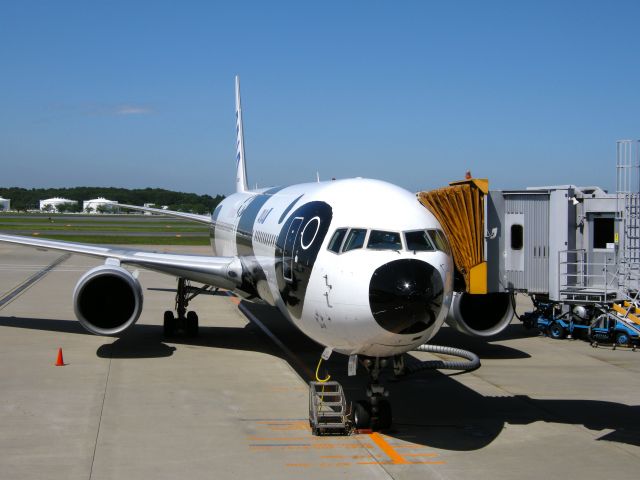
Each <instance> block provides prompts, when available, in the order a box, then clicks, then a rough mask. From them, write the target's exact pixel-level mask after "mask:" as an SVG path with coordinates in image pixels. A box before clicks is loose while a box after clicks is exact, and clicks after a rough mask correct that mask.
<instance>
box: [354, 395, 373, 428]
mask: <svg viewBox="0 0 640 480" xmlns="http://www.w3.org/2000/svg"><path fill="white" fill-rule="evenodd" d="M353 424H354V425H355V427H356V428H357V429H362V428H371V404H370V403H369V402H366V401H364V400H358V401H357V402H356V404H355V405H354V406H353Z"/></svg>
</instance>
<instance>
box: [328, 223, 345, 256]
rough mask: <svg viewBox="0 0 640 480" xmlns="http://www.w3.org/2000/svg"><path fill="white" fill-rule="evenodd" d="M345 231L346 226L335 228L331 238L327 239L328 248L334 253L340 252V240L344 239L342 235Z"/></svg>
mask: <svg viewBox="0 0 640 480" xmlns="http://www.w3.org/2000/svg"><path fill="white" fill-rule="evenodd" d="M346 233H347V229H346V228H339V229H337V230H336V232H335V233H334V234H333V237H331V240H330V241H329V250H331V251H332V252H335V253H338V252H340V247H341V246H342V241H343V240H344V236H345V235H346Z"/></svg>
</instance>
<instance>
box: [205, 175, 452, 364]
mask: <svg viewBox="0 0 640 480" xmlns="http://www.w3.org/2000/svg"><path fill="white" fill-rule="evenodd" d="M212 220H213V222H212V235H211V243H212V247H213V250H214V254H215V255H219V256H225V257H232V256H238V257H239V258H240V259H241V261H242V263H243V270H244V271H245V275H246V282H245V285H244V286H243V287H241V288H240V290H241V293H242V291H244V292H245V293H247V294H249V295H253V296H254V297H260V298H261V299H262V300H264V301H266V302H267V303H269V304H271V305H274V306H276V307H277V308H278V309H279V310H280V311H281V312H282V313H283V314H284V315H285V316H286V317H287V318H288V319H289V320H290V321H291V322H293V323H294V324H295V325H296V326H297V327H298V328H299V329H300V330H302V331H303V332H304V333H305V334H306V335H308V336H309V337H310V338H312V339H313V340H315V341H317V342H319V343H321V344H323V345H325V346H328V347H330V348H332V349H333V350H335V351H337V352H340V353H344V354H361V355H367V356H379V357H386V356H392V355H397V354H401V353H404V352H406V351H409V350H411V349H412V348H415V347H416V346H417V345H420V344H423V343H425V342H426V341H428V340H429V339H430V338H431V337H433V335H434V334H435V333H436V331H437V330H438V329H439V328H440V326H441V325H442V323H443V321H444V319H445V317H446V315H447V311H448V309H449V306H450V303H451V297H452V288H453V273H452V272H453V266H452V259H451V256H450V254H449V253H448V252H447V251H443V250H446V249H437V248H432V249H428V250H420V249H418V250H414V249H412V248H408V246H409V247H411V245H408V243H407V238H406V237H405V235H404V233H403V232H411V231H424V230H427V231H429V230H436V229H437V230H441V226H440V224H439V223H438V221H437V220H436V219H435V217H434V216H433V215H432V214H431V213H430V212H429V211H428V210H427V209H426V208H424V207H423V206H422V205H421V204H420V203H419V202H418V201H417V199H416V197H415V195H414V194H412V193H410V192H408V191H406V190H404V189H401V188H400V187H397V186H395V185H392V184H389V183H386V182H382V181H377V180H369V179H360V178H356V179H349V180H338V181H330V182H319V183H308V184H299V185H294V186H290V187H285V188H274V189H264V190H260V191H253V192H241V193H235V194H233V195H231V196H229V197H228V198H226V199H225V200H224V201H223V202H222V203H221V204H220V205H219V206H218V207H217V208H216V209H215V210H214V212H213V218H212ZM337 229H355V230H353V232H351V231H350V230H348V231H347V233H345V236H346V235H349V234H351V235H352V236H353V237H354V238H355V237H356V234H357V233H360V234H361V236H363V238H365V240H364V243H362V245H361V248H353V249H350V250H348V251H342V250H340V248H339V245H338V247H336V246H335V245H334V246H333V249H332V250H330V249H329V248H328V247H329V244H330V242H331V240H332V238H333V235H334V234H335V232H336V230H337ZM362 230H365V231H366V232H365V233H362ZM372 232H374V233H372ZM380 232H382V233H385V232H392V233H395V232H397V233H398V235H397V236H394V235H391V237H392V238H401V239H402V240H401V246H400V245H398V247H397V248H394V247H389V246H386V247H384V248H368V243H367V241H368V240H369V238H370V236H372V235H373V236H376V235H377V236H378V237H379V236H380V235H381V233H380ZM343 240H344V239H343ZM344 242H346V240H344ZM371 242H373V238H371ZM334 243H337V242H334ZM356 244H357V243H356ZM335 250H338V251H337V252H336V251H335ZM343 250H346V243H345V245H344V246H343ZM399 260H401V262H398V261H399ZM423 262H424V264H428V265H429V267H428V268H429V269H431V267H433V272H435V273H433V275H435V277H434V276H432V277H431V278H432V279H434V280H435V281H434V282H433V283H435V284H438V285H440V287H439V292H436V293H439V294H440V296H439V297H438V302H439V305H440V307H439V308H435V307H434V309H433V311H434V315H432V317H433V318H431V319H430V320H429V321H428V322H426V323H420V324H419V325H420V326H416V325H413V326H411V325H409V324H407V325H409V327H408V328H404V327H401V326H400V325H404V323H403V320H402V319H398V322H397V323H394V322H395V319H394V317H393V315H394V313H393V312H392V311H384V310H385V308H380V307H375V308H374V307H372V303H371V302H372V297H371V295H372V291H373V289H374V280H372V277H374V276H375V277H376V279H377V280H376V282H378V283H379V282H381V281H386V280H384V279H385V278H387V277H388V276H390V275H391V276H393V275H394V273H389V272H387V270H393V269H389V268H386V267H385V265H387V264H389V265H393V266H395V265H400V266H402V267H403V268H405V267H407V268H409V269H410V270H411V269H413V267H414V266H415V265H418V264H419V265H423ZM405 270H406V268H405ZM412 271H413V270H412ZM430 271H431V270H430ZM385 275H386V277H385ZM398 275H400V276H402V274H401V273H399V274H398ZM393 281H396V280H395V277H393ZM393 281H392V282H391V283H393ZM420 281H421V280H420V279H418V280H416V279H414V280H409V281H405V280H402V279H401V278H399V279H398V280H397V281H396V283H398V282H399V283H398V286H393V285H392V286H391V289H392V290H391V297H389V298H391V299H392V300H389V298H388V296H385V295H386V294H384V293H382V294H381V298H383V300H382V302H383V305H386V303H384V302H387V301H388V300H389V301H390V302H391V303H390V305H396V304H398V301H399V300H397V298H396V296H394V295H395V293H394V292H395V291H396V290H398V292H399V295H400V293H402V292H401V290H402V289H403V288H404V287H407V288H411V286H410V285H413V284H415V283H416V282H418V283H420ZM376 285H378V284H376ZM425 288H426V289H427V291H428V287H423V289H422V290H425ZM394 289H396V290H394ZM384 290H385V291H386V288H385V289H384ZM374 293H375V292H374ZM434 295H435V294H434ZM405 297H406V298H408V299H409V300H408V301H409V302H412V301H413V300H412V298H413V297H411V294H407V295H405ZM405 297H402V298H405ZM376 298H378V297H376ZM393 302H396V303H395V304H394V303H393ZM414 303H415V302H414ZM376 305H378V304H376ZM398 305H399V304H398ZM372 308H373V310H376V311H378V313H377V314H376V315H378V316H381V317H380V318H382V317H384V318H383V320H382V322H381V321H379V317H375V318H374V314H373V313H372ZM394 308H395V309H397V310H398V313H397V314H398V315H402V312H403V311H404V310H402V306H398V307H393V306H392V307H391V309H394ZM412 308H414V309H415V306H414V307H412ZM418 308H419V307H418ZM385 315H386V317H385ZM389 315H390V317H389ZM376 318H378V320H376ZM388 318H390V320H388ZM396 325H397V326H396ZM385 327H386V328H385ZM422 327H424V328H422ZM403 328H404V329H403Z"/></svg>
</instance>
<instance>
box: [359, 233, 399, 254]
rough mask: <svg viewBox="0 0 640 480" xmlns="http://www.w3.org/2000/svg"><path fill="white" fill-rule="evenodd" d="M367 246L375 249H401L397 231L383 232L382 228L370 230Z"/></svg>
mask: <svg viewBox="0 0 640 480" xmlns="http://www.w3.org/2000/svg"><path fill="white" fill-rule="evenodd" d="M367 248H373V249H376V250H401V249H402V243H401V241H400V234H399V233H398V232H383V231H382V230H371V234H370V235H369V243H367Z"/></svg>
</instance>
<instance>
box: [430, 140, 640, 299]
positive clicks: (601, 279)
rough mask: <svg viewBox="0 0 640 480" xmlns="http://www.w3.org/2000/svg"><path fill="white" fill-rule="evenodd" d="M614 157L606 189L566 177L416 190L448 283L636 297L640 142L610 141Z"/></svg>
mask: <svg viewBox="0 0 640 480" xmlns="http://www.w3.org/2000/svg"><path fill="white" fill-rule="evenodd" d="M616 166H617V192H616V193H608V192H606V191H604V190H603V189H601V188H599V187H596V186H586V187H580V186H576V185H553V186H543V187H529V188H526V189H522V190H489V188H488V181H487V180H484V179H468V180H465V181H462V182H453V183H451V184H450V185H449V186H448V187H445V188H440V189H437V190H433V191H428V192H420V193H418V199H419V201H420V202H421V203H422V204H423V205H424V206H425V207H427V208H428V209H429V210H430V211H431V212H433V213H434V215H435V216H436V217H437V218H438V220H439V221H440V223H441V224H442V226H443V228H444V230H445V232H446V233H447V237H448V238H449V240H450V243H451V247H452V251H453V257H454V263H455V266H456V270H457V272H456V273H457V277H458V280H459V281H458V282H456V288H455V290H456V291H458V292H466V293H468V294H487V293H489V294H491V293H500V292H511V293H516V292H521V293H526V294H530V295H535V296H537V297H542V298H545V299H548V300H549V301H551V302H556V303H562V304H589V303H598V304H609V305H611V304H613V303H615V302H618V303H619V304H620V305H623V304H622V303H621V302H623V301H625V300H626V301H628V302H630V305H631V304H632V305H635V306H638V305H639V304H640V302H639V300H640V142H637V141H629V140H623V141H620V142H618V155H617V164H616ZM460 279H462V281H460ZM628 308H630V307H628Z"/></svg>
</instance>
